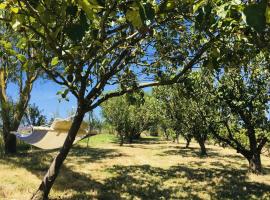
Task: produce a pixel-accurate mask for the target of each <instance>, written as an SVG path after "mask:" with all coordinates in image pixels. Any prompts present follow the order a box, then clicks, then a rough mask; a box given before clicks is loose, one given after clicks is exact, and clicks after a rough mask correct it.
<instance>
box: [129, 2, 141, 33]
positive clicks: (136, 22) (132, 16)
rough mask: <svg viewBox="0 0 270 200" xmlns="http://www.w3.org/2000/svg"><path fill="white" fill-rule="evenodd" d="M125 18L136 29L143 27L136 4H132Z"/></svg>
mask: <svg viewBox="0 0 270 200" xmlns="http://www.w3.org/2000/svg"><path fill="white" fill-rule="evenodd" d="M126 18H127V20H128V21H130V22H131V23H132V25H133V26H134V27H136V28H141V27H142V26H143V21H142V18H141V15H140V10H139V7H138V5H137V4H136V3H133V4H132V6H131V7H130V8H129V9H128V10H127V12H126Z"/></svg>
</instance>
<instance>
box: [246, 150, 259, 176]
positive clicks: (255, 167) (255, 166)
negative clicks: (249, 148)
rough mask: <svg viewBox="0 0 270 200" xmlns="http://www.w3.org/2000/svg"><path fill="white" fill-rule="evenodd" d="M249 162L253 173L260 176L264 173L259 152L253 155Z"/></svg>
mask: <svg viewBox="0 0 270 200" xmlns="http://www.w3.org/2000/svg"><path fill="white" fill-rule="evenodd" d="M248 162H249V170H250V172H252V173H255V174H260V173H262V163H261V155H260V153H258V152H255V153H252V155H251V156H250V158H249V159H248Z"/></svg>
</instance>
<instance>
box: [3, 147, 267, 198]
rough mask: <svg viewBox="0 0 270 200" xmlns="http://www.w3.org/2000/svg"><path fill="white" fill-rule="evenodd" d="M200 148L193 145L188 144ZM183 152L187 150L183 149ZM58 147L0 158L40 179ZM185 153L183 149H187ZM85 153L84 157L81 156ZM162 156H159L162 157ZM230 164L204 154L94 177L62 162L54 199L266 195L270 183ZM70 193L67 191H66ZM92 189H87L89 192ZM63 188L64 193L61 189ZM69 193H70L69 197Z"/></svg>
mask: <svg viewBox="0 0 270 200" xmlns="http://www.w3.org/2000/svg"><path fill="white" fill-rule="evenodd" d="M187 150H189V151H195V150H198V149H196V148H193V149H187ZM185 152H186V151H185ZM55 153H56V152H55V151H52V152H50V153H48V152H44V151H33V152H29V153H21V154H18V155H17V156H14V157H3V158H2V159H1V160H0V163H1V162H5V163H9V164H11V165H14V166H18V167H24V168H25V169H27V170H29V171H30V172H32V173H33V174H35V175H37V176H38V177H39V178H40V179H41V178H42V177H43V175H44V173H45V172H46V170H47V168H48V166H49V164H50V162H51V160H52V159H53V156H54V154H55ZM186 153H187V152H186ZM69 156H70V157H71V159H72V157H81V158H82V160H79V162H81V161H83V160H84V161H88V162H94V161H95V162H96V161H97V160H102V159H105V158H114V157H118V156H121V155H120V154H118V153H117V151H116V150H112V149H98V148H82V147H77V146H75V147H73V149H72V151H71V152H70V154H69ZM85 159H88V160H85ZM161 162H162V161H161ZM241 169H244V168H240V169H233V168H232V167H230V166H229V165H227V164H226V165H225V164H223V163H219V162H212V163H210V166H207V169H206V168H204V162H203V160H201V161H198V162H192V163H190V164H189V165H177V166H172V167H170V168H169V169H163V168H159V167H152V166H150V165H132V166H122V165H116V166H113V167H111V168H109V169H107V170H106V171H107V172H109V173H110V174H112V177H111V178H107V179H105V180H104V181H103V182H98V181H96V180H94V179H92V178H91V174H89V173H82V172H75V171H73V170H72V169H71V167H66V166H65V165H64V166H63V167H62V169H61V172H60V175H59V177H58V178H57V180H56V183H55V185H54V188H53V189H54V190H56V191H61V192H62V193H63V195H64V196H63V197H59V198H55V199H65V200H76V199H80V200H83V199H104V200H107V199H108V200H111V199H114V200H117V199H146V200H148V199H149V200H150V199H151V200H152V199H153V200H158V199H204V198H203V197H202V196H201V194H202V193H204V194H205V193H206V194H207V195H208V199H239V200H240V199H241V200H242V199H243V200H249V199H268V198H270V196H269V197H266V196H263V195H264V194H266V192H268V191H270V186H269V185H265V184H260V183H252V182H249V181H248V180H247V171H246V170H241ZM70 190H72V193H69V194H67V193H66V192H67V191H68V192H70ZM89 191H90V192H89ZM65 193H66V194H65ZM67 196H68V197H67Z"/></svg>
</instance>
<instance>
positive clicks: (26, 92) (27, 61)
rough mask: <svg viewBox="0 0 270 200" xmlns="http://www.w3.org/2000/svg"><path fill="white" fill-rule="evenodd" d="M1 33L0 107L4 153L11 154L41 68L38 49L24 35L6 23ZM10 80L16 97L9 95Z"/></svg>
mask: <svg viewBox="0 0 270 200" xmlns="http://www.w3.org/2000/svg"><path fill="white" fill-rule="evenodd" d="M0 35H1V40H0V106H1V117H2V122H3V138H4V144H5V153H6V154H8V153H16V136H15V135H13V134H11V133H10V132H11V131H17V129H18V127H19V125H20V123H21V120H22V118H23V115H24V113H25V110H26V108H27V105H28V102H29V99H30V93H31V90H32V87H33V83H34V81H35V80H36V79H37V77H38V74H39V71H40V70H36V69H35V64H36V59H35V52H34V51H33V50H32V48H31V47H30V46H29V44H27V43H25V41H24V39H23V38H21V37H17V36H16V35H15V34H13V33H11V32H10V30H9V28H8V27H4V25H3V23H1V34H0ZM11 82H12V83H15V84H16V86H17V88H18V99H16V100H15V99H12V97H8V96H7V88H8V86H9V83H11ZM14 94H15V93H14Z"/></svg>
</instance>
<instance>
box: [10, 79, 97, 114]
mask: <svg viewBox="0 0 270 200" xmlns="http://www.w3.org/2000/svg"><path fill="white" fill-rule="evenodd" d="M59 90H61V86H59V85H57V84H56V83H54V82H53V81H49V80H46V81H44V80H37V81H36V82H35V83H34V87H33V90H32V93H31V99H30V103H31V104H33V103H35V104H36V105H37V106H38V107H39V108H40V109H41V110H42V113H43V114H44V115H46V116H47V118H48V119H50V118H51V117H55V115H56V117H60V118H66V117H68V116H69V113H70V112H71V111H72V110H75V108H76V99H75V98H74V97H73V95H71V94H70V95H69V96H68V97H69V101H66V100H63V99H61V98H60V96H59V95H57V94H56V93H57V91H59ZM8 95H9V96H11V97H12V98H15V99H16V98H17V96H18V89H17V88H16V86H15V85H14V84H9V86H8ZM100 111H101V109H100V108H97V109H95V111H94V113H95V115H96V116H100Z"/></svg>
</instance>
